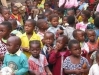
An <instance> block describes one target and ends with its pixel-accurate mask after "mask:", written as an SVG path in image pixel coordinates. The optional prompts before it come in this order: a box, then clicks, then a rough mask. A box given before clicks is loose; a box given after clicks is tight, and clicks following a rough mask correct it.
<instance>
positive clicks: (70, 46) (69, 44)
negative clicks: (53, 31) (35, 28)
mask: <svg viewBox="0 0 99 75" xmlns="http://www.w3.org/2000/svg"><path fill="white" fill-rule="evenodd" d="M73 44H80V43H79V41H77V40H70V41H69V43H68V48H69V49H71V48H72V46H73Z"/></svg>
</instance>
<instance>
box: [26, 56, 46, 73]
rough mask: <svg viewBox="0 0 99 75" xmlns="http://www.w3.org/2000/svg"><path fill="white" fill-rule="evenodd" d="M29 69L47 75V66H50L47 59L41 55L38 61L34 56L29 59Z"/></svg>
mask: <svg viewBox="0 0 99 75" xmlns="http://www.w3.org/2000/svg"><path fill="white" fill-rule="evenodd" d="M28 63H29V69H30V70H31V71H35V72H38V73H40V75H47V73H46V72H45V66H48V62H47V59H46V57H45V56H44V55H42V54H40V58H39V59H36V58H34V57H33V56H32V55H31V56H30V57H29V60H28Z"/></svg>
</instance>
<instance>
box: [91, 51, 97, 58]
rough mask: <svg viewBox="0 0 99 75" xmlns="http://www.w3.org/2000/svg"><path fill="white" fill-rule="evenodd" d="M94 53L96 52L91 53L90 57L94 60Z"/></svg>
mask: <svg viewBox="0 0 99 75" xmlns="http://www.w3.org/2000/svg"><path fill="white" fill-rule="evenodd" d="M95 54H96V51H95V52H93V53H92V54H91V56H90V59H92V60H94V58H95Z"/></svg>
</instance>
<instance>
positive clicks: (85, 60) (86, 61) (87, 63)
mask: <svg viewBox="0 0 99 75" xmlns="http://www.w3.org/2000/svg"><path fill="white" fill-rule="evenodd" d="M83 58H84V62H85V63H86V65H87V67H88V68H90V65H89V62H88V60H87V59H86V58H85V57H83Z"/></svg>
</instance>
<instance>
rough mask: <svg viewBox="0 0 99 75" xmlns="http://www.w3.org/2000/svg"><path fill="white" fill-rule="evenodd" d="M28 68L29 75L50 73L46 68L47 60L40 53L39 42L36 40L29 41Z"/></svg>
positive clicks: (49, 74) (48, 74) (47, 74)
mask: <svg viewBox="0 0 99 75" xmlns="http://www.w3.org/2000/svg"><path fill="white" fill-rule="evenodd" d="M29 46H30V52H31V54H32V55H31V56H30V57H29V60H28V63H29V69H30V75H52V73H51V72H50V70H49V68H48V62H47V59H46V57H45V56H44V55H42V54H40V51H41V44H40V41H38V40H33V41H30V43H29Z"/></svg>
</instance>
